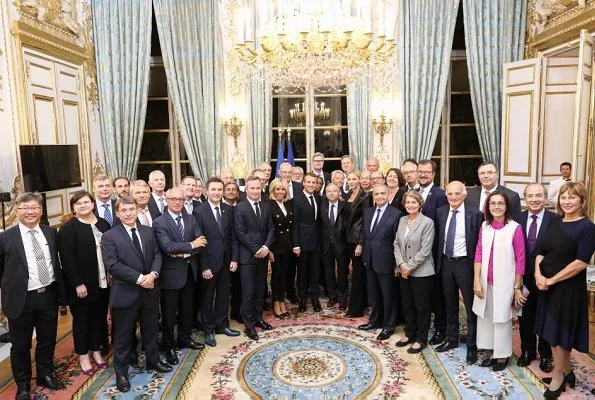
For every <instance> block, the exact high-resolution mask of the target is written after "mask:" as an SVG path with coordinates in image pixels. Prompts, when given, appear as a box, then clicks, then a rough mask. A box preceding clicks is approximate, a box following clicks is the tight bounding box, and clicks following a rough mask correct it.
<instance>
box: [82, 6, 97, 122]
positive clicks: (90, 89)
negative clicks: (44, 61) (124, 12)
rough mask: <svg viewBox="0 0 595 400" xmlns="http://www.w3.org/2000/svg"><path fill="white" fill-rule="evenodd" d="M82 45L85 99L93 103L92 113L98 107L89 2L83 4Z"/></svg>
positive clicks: (91, 16) (91, 14)
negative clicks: (84, 56) (83, 51)
mask: <svg viewBox="0 0 595 400" xmlns="http://www.w3.org/2000/svg"><path fill="white" fill-rule="evenodd" d="M83 20H84V27H83V31H82V32H83V34H82V39H83V47H84V49H85V53H86V55H87V60H86V61H85V63H84V68H85V74H86V76H87V84H86V86H87V100H88V101H89V102H90V103H91V104H93V115H95V111H96V110H98V109H99V89H98V88H97V63H96V61H95V42H94V41H93V13H92V11H91V3H88V2H85V3H84V4H83Z"/></svg>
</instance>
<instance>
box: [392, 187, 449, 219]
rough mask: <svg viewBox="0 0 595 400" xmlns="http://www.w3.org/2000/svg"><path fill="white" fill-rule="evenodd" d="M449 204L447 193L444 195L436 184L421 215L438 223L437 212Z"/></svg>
mask: <svg viewBox="0 0 595 400" xmlns="http://www.w3.org/2000/svg"><path fill="white" fill-rule="evenodd" d="M395 197H396V196H395ZM447 203H448V200H447V199H446V193H444V190H442V188H440V187H438V186H436V184H434V185H433V186H432V189H430V192H429V193H428V196H427V197H426V201H424V206H423V208H422V209H421V213H422V214H423V215H425V216H426V217H428V218H430V219H431V220H433V221H434V222H436V210H437V209H438V208H439V207H442V206H443V205H445V204H447Z"/></svg>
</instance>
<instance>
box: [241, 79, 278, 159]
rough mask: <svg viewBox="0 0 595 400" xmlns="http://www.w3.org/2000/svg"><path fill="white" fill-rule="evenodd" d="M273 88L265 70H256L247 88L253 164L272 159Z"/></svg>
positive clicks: (249, 133)
mask: <svg viewBox="0 0 595 400" xmlns="http://www.w3.org/2000/svg"><path fill="white" fill-rule="evenodd" d="M272 92H273V88H272V87H271V85H270V83H269V82H268V80H266V79H265V77H264V71H262V70H254V71H253V72H252V78H251V79H250V83H249V84H248V87H247V90H246V102H247V104H248V115H247V118H246V134H247V135H248V154H249V156H250V158H249V160H251V161H252V166H254V167H257V166H258V164H260V163H261V162H269V161H270V159H271V146H272V143H273V118H272V110H273V93H272Z"/></svg>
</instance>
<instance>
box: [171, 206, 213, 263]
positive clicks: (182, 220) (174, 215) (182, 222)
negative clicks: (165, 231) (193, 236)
mask: <svg viewBox="0 0 595 400" xmlns="http://www.w3.org/2000/svg"><path fill="white" fill-rule="evenodd" d="M167 212H168V213H169V215H171V217H172V218H173V219H174V222H175V224H176V226H177V225H178V220H177V219H176V218H178V217H182V213H180V215H176V214H174V213H173V212H171V210H170V209H169V208H168V209H167ZM215 219H216V218H215ZM180 223H181V224H182V227H183V228H184V231H186V227H185V226H184V217H182V218H180ZM189 243H190V245H191V246H192V248H194V245H193V244H192V243H191V242H189ZM188 257H190V254H184V258H188Z"/></svg>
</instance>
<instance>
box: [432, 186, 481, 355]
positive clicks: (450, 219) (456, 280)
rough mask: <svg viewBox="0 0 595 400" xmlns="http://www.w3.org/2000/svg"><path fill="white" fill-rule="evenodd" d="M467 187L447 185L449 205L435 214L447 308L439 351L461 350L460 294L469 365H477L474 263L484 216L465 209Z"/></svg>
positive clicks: (438, 270) (438, 262) (438, 269)
mask: <svg viewBox="0 0 595 400" xmlns="http://www.w3.org/2000/svg"><path fill="white" fill-rule="evenodd" d="M466 193H467V191H466V189H465V185H464V184H463V183H462V182H459V181H453V182H450V183H449V184H448V185H446V197H447V199H448V204H447V205H444V206H442V207H440V208H438V210H437V212H436V223H437V228H438V229H437V236H436V241H435V242H436V243H437V248H438V252H437V253H438V254H437V256H436V263H435V265H436V275H437V276H438V277H440V278H441V279H442V286H443V287H444V300H445V304H446V336H445V338H444V339H445V340H444V341H442V343H440V344H439V345H438V347H436V351H437V352H444V351H448V350H451V349H453V348H456V347H459V291H460V292H461V294H462V295H463V302H464V304H465V310H466V311H467V340H466V343H467V363H468V364H474V363H475V362H476V361H477V346H476V344H475V338H476V333H477V316H476V315H475V313H474V312H473V311H472V307H473V260H474V258H475V247H476V246H477V238H478V236H479V229H480V228H481V223H482V222H483V214H482V213H481V212H479V210H477V209H475V208H473V207H465V204H464V202H465V195H466Z"/></svg>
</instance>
